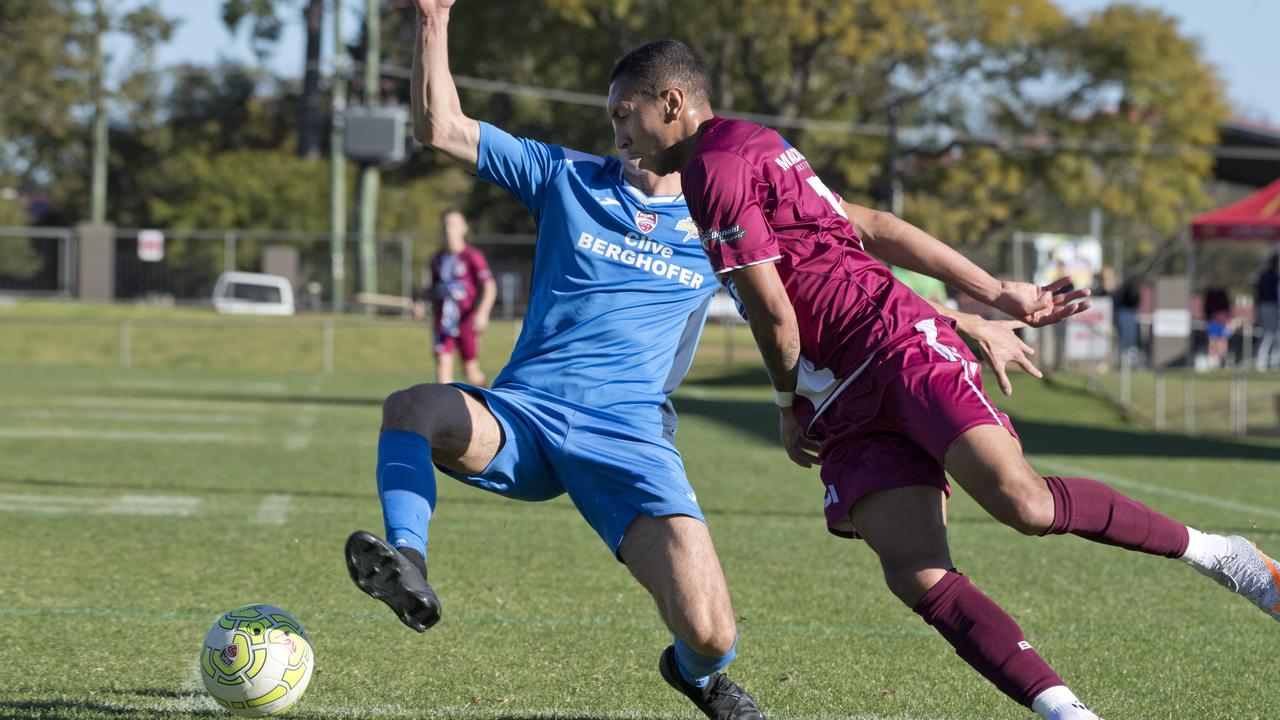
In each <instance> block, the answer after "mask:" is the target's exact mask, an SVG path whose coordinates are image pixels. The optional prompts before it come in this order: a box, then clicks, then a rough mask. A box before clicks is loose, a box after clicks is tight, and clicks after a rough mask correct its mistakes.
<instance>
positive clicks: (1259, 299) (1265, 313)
mask: <svg viewBox="0 0 1280 720" xmlns="http://www.w3.org/2000/svg"><path fill="white" fill-rule="evenodd" d="M1277 271H1280V253H1276V254H1274V255H1272V256H1271V259H1270V260H1269V261H1267V266H1266V267H1265V268H1264V269H1263V270H1262V272H1261V273H1260V274H1259V275H1258V282H1257V284H1256V285H1255V287H1254V300H1255V303H1254V307H1255V308H1257V309H1258V315H1257V317H1258V325H1259V326H1260V327H1261V328H1262V341H1261V342H1260V343H1258V352H1257V354H1256V355H1255V356H1254V359H1253V363H1254V367H1255V368H1257V369H1258V371H1263V370H1269V369H1271V368H1273V367H1275V366H1276V363H1275V362H1274V360H1273V357H1272V356H1273V355H1274V354H1275V351H1276V330H1277V325H1280V297H1277V296H1278V295H1280V272H1277Z"/></svg>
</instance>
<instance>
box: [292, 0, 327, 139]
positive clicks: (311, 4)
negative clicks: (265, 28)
mask: <svg viewBox="0 0 1280 720" xmlns="http://www.w3.org/2000/svg"><path fill="white" fill-rule="evenodd" d="M302 18H303V21H304V22H305V23H306V26H307V46H306V51H305V52H306V66H305V70H304V72H305V74H304V75H303V78H302V108H301V112H299V113H298V123H299V127H298V155H299V157H305V158H307V159H310V160H314V159H317V158H319V157H320V148H319V139H320V31H321V27H322V25H323V24H324V0H307V4H306V6H305V7H304V8H303V10H302Z"/></svg>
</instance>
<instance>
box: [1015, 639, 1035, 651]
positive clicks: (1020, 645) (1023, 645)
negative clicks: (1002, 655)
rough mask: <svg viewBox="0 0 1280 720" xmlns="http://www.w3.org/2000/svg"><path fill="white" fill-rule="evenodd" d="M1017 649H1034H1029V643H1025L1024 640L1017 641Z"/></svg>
mask: <svg viewBox="0 0 1280 720" xmlns="http://www.w3.org/2000/svg"><path fill="white" fill-rule="evenodd" d="M1018 649H1019V650H1034V649H1035V648H1033V647H1031V643H1029V642H1027V641H1026V640H1019V641H1018Z"/></svg>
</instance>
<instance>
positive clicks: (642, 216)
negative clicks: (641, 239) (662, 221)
mask: <svg viewBox="0 0 1280 720" xmlns="http://www.w3.org/2000/svg"><path fill="white" fill-rule="evenodd" d="M636 227H638V228H640V232H642V233H651V232H653V230H654V228H656V227H658V213H651V212H646V211H644V210H637V211H636Z"/></svg>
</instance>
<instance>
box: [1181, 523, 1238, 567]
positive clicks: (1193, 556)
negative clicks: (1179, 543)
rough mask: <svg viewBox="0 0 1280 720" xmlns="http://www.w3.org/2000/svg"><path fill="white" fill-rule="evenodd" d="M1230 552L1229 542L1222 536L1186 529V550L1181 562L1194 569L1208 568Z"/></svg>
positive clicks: (1190, 528)
mask: <svg viewBox="0 0 1280 720" xmlns="http://www.w3.org/2000/svg"><path fill="white" fill-rule="evenodd" d="M1229 552H1231V541H1230V540H1228V539H1227V538H1226V537H1224V536H1222V535H1214V534H1212V533H1206V532H1200V531H1199V530H1196V529H1195V528H1193V527H1190V526H1188V527H1187V550H1186V552H1184V553H1182V560H1184V561H1186V562H1187V563H1190V564H1191V565H1195V566H1196V567H1202V568H1203V567H1210V566H1212V565H1213V563H1214V561H1215V560H1216V559H1217V558H1219V557H1221V556H1223V555H1225V554H1227V553H1229Z"/></svg>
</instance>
